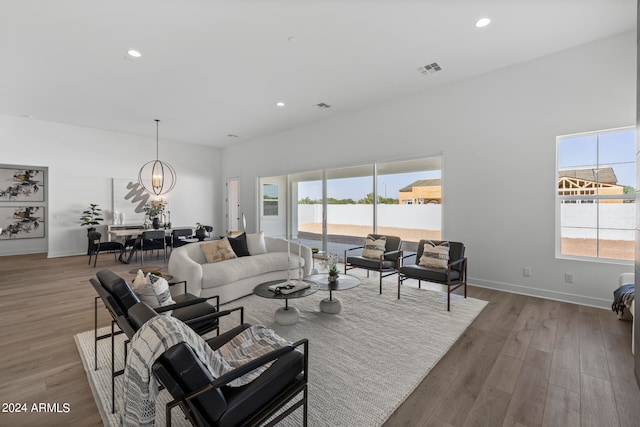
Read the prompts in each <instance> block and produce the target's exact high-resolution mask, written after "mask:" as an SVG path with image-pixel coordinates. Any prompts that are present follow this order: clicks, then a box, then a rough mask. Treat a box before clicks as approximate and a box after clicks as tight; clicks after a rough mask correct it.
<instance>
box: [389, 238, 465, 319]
mask: <svg viewBox="0 0 640 427" xmlns="http://www.w3.org/2000/svg"><path fill="white" fill-rule="evenodd" d="M426 242H427V240H420V242H419V243H418V252H417V253H416V254H415V257H416V259H415V263H413V264H411V263H410V264H406V265H405V264H404V260H405V259H407V258H409V257H412V256H414V255H413V254H411V255H406V256H403V257H402V265H401V266H400V268H399V270H398V299H400V285H401V284H402V282H404V281H405V280H407V279H416V280H418V287H419V288H420V287H421V282H422V281H423V280H424V281H426V282H433V283H439V284H441V285H446V286H447V311H450V308H451V292H453V291H454V290H456V289H457V288H459V287H460V286H463V287H464V297H465V298H466V297H467V258H466V257H465V256H464V250H465V248H464V244H463V243H460V242H449V264H448V265H447V268H444V269H440V268H431V267H425V266H422V265H419V262H420V257H421V256H422V253H423V252H424V244H425V243H426ZM431 242H433V243H434V244H436V245H439V244H441V243H443V241H439V240H431Z"/></svg>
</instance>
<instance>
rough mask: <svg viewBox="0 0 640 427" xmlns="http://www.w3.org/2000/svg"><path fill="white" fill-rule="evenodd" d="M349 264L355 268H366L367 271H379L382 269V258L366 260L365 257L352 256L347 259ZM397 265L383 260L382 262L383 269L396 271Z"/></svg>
mask: <svg viewBox="0 0 640 427" xmlns="http://www.w3.org/2000/svg"><path fill="white" fill-rule="evenodd" d="M347 264H350V265H352V266H353V267H360V268H365V269H367V270H379V269H380V258H377V259H372V258H365V257H364V256H350V257H347ZM395 268H396V263H395V262H394V261H389V260H383V261H382V269H383V270H387V269H395Z"/></svg>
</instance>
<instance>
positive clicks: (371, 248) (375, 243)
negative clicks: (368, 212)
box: [362, 234, 387, 259]
mask: <svg viewBox="0 0 640 427" xmlns="http://www.w3.org/2000/svg"><path fill="white" fill-rule="evenodd" d="M386 246H387V237H386V236H380V237H378V238H377V239H376V238H375V237H373V236H372V235H371V234H369V235H368V236H367V240H365V242H364V249H362V256H363V257H365V258H372V259H380V257H381V256H383V255H384V249H385V247H386Z"/></svg>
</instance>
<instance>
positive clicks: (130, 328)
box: [89, 278, 244, 413]
mask: <svg viewBox="0 0 640 427" xmlns="http://www.w3.org/2000/svg"><path fill="white" fill-rule="evenodd" d="M89 282H90V283H91V285H92V286H93V287H94V289H95V290H96V292H97V293H98V296H97V297H95V298H94V316H93V318H94V324H93V328H94V370H98V341H100V340H103V339H105V338H111V412H112V413H113V412H115V379H116V377H118V376H120V375H122V374H123V373H124V369H121V370H118V371H116V370H115V351H114V349H115V336H116V335H120V334H122V333H124V334H125V335H126V336H127V338H128V339H126V340H125V341H124V360H125V361H126V360H127V345H128V344H129V341H130V339H131V337H133V335H134V334H135V332H136V329H137V328H135V327H134V325H132V324H131V322H130V321H129V319H128V318H127V317H126V315H125V313H124V312H123V310H122V308H121V307H120V305H119V304H118V303H117V302H116V301H115V299H114V298H113V296H112V295H111V294H109V292H108V291H107V290H106V289H105V288H104V287H103V286H102V284H101V283H100V282H99V281H98V280H96V279H94V278H91V279H89ZM185 290H186V282H185ZM214 298H215V299H216V305H215V307H216V312H215V313H211V314H207V315H205V316H200V317H195V318H193V319H189V320H186V321H184V323H185V324H186V325H187V326H191V325H193V324H196V323H199V322H202V321H207V320H213V319H217V318H220V317H222V316H227V315H229V314H231V313H233V312H234V311H238V310H239V311H240V324H242V323H244V307H235V308H232V309H229V310H224V311H220V297H219V296H218V295H214V296H211V297H208V298H197V299H194V300H191V301H185V302H181V303H176V304H172V305H168V306H164V307H158V308H155V309H153V310H154V311H155V312H156V313H164V312H166V311H170V310H175V309H176V308H180V307H186V306H189V305H194V304H200V303H202V302H205V301H207V300H210V299H214ZM98 299H102V302H103V303H104V306H105V308H106V309H107V311H108V312H109V315H110V316H111V332H110V333H107V334H102V335H98ZM115 325H118V328H119V329H120V330H119V331H116V330H115ZM214 330H215V331H216V334H219V333H220V326H219V324H216V326H215V327H213V328H211V329H209V330H203V331H200V334H201V335H203V334H206V333H209V332H212V331H214Z"/></svg>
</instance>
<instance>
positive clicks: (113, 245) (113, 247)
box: [100, 242, 123, 252]
mask: <svg viewBox="0 0 640 427" xmlns="http://www.w3.org/2000/svg"><path fill="white" fill-rule="evenodd" d="M122 248H123V246H122V243H120V242H100V252H102V251H121V250H122Z"/></svg>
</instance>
